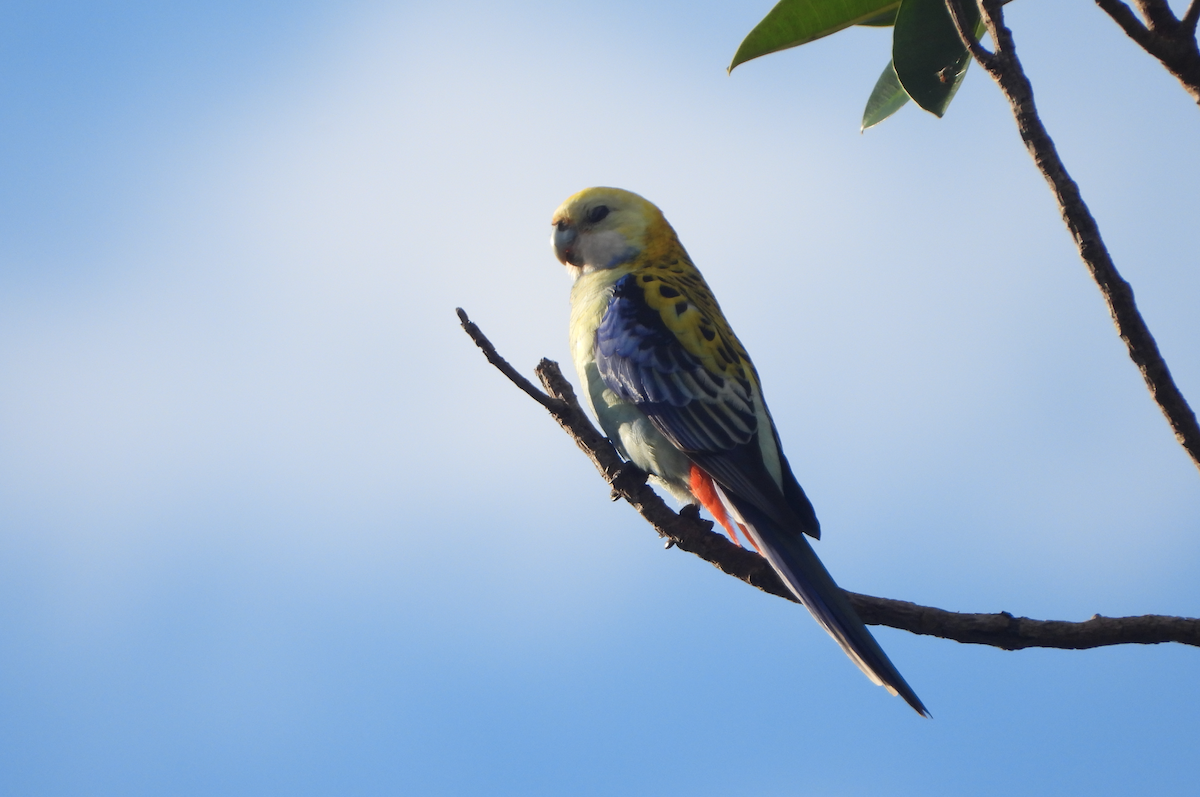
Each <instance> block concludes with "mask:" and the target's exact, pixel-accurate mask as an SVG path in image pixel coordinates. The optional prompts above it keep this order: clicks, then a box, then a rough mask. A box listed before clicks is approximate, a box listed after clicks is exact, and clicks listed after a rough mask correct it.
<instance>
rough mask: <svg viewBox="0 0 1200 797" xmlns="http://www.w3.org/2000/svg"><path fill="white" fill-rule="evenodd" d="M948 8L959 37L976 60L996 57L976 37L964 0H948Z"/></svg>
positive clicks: (980, 60) (987, 59)
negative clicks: (963, 3) (964, 7)
mask: <svg viewBox="0 0 1200 797" xmlns="http://www.w3.org/2000/svg"><path fill="white" fill-rule="evenodd" d="M972 2H974V0H972ZM1005 2H1010V0H1005ZM946 10H948V11H949V12H950V20H951V21H952V22H953V23H954V29H955V30H956V31H958V38H959V39H961V40H962V43H963V44H965V45H966V46H967V50H969V51H970V53H971V55H972V56H973V57H974V58H975V60H976V61H978V62H979V63H981V64H985V63H988V62H989V61H991V59H992V58H994V57H995V54H994V53H992V52H991V51H990V50H988V49H987V48H985V47H984V46H983V45H982V44H980V42H979V40H978V39H976V38H975V30H974V28H975V26H974V25H972V24H971V23H970V21H969V20H968V19H967V14H966V11H965V9H963V5H962V0H946Z"/></svg>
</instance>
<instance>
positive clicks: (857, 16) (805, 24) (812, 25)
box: [729, 0, 900, 72]
mask: <svg viewBox="0 0 1200 797" xmlns="http://www.w3.org/2000/svg"><path fill="white" fill-rule="evenodd" d="M899 5H900V0H779V3H778V4H777V5H776V6H775V7H774V8H772V9H771V10H770V12H769V13H768V14H767V15H766V16H765V17H763V19H762V21H761V22H759V23H758V24H757V25H755V26H754V30H752V31H750V33H749V34H747V36H746V38H745V39H744V40H743V41H742V44H741V46H740V47H738V50H737V53H736V54H734V56H733V63H731V64H730V65H729V71H731V72H732V71H733V68H734V67H735V66H737V65H738V64H743V63H745V62H746V61H749V60H750V59H751V58H758V57H759V56H760V55H767V54H769V53H775V52H779V51H780V50H786V49H787V48H789V47H796V46H797V45H800V44H807V43H808V42H810V41H813V40H814V39H819V38H821V37H822V36H828V35H829V34H831V33H837V32H838V31H839V30H842V29H843V28H848V27H850V26H851V25H858V24H860V23H863V22H867V21H869V20H875V19H877V18H879V17H881V16H882V15H883V14H884V13H886V12H888V11H890V10H892V9H894V8H896V7H897V6H899ZM874 24H882V23H874Z"/></svg>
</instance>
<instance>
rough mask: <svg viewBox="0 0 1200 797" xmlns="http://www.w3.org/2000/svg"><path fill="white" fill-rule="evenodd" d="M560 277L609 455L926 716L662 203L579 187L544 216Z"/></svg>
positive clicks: (580, 365)
mask: <svg viewBox="0 0 1200 797" xmlns="http://www.w3.org/2000/svg"><path fill="white" fill-rule="evenodd" d="M552 224H553V225H554V232H553V235H552V243H553V245H554V252H555V255H556V256H557V257H558V259H559V261H560V262H562V263H563V264H564V265H565V266H566V267H567V270H568V271H569V272H570V274H571V276H572V277H574V280H575V282H574V285H573V287H572V289H571V328H570V341H571V356H572V358H573V359H574V361H575V368H576V369H577V371H578V373H579V379H580V381H581V382H582V387H583V394H584V396H585V398H586V400H587V401H588V402H589V404H590V406H591V408H592V411H593V412H594V413H595V414H596V417H597V419H598V420H599V421H600V426H601V428H602V429H603V430H604V433H605V434H606V435H608V437H609V439H610V440H612V442H613V444H614V445H615V446H616V447H617V450H618V451H619V452H620V453H621V455H622V456H624V457H625V458H626V459H628V460H630V461H631V462H633V463H634V464H635V465H637V466H638V467H639V468H641V469H642V470H644V471H646V472H647V473H649V474H650V475H651V477H652V478H653V479H654V481H656V482H657V483H658V484H661V485H662V486H664V487H665V488H666V489H667V490H668V491H669V492H670V493H671V494H672V495H674V496H675V497H676V498H678V499H679V500H680V501H682V502H685V503H699V504H701V505H703V506H704V507H705V508H706V509H707V510H708V511H709V512H710V513H711V514H712V515H713V517H714V518H715V519H716V520H717V521H719V522H720V523H721V524H722V525H723V526H724V527H725V528H726V529H727V530H728V531H729V533H730V536H731V537H733V538H734V540H735V541H736V540H737V534H736V531H735V529H734V527H735V526H737V527H738V528H740V529H742V531H743V532H744V533H745V534H746V536H747V537H748V538H749V540H750V542H751V544H752V545H753V546H754V547H755V548H756V549H757V550H758V551H759V552H760V553H761V554H762V555H763V556H765V557H766V558H767V560H768V561H769V562H770V563H771V566H772V567H773V568H774V569H775V571H776V572H777V573H778V574H779V576H780V577H781V578H782V579H783V581H784V583H785V584H787V586H788V588H789V589H790V590H791V591H792V592H793V593H794V594H795V596H796V598H797V599H799V601H800V602H801V603H803V604H804V606H806V607H807V608H808V610H809V611H810V612H812V615H813V616H814V617H815V618H816V619H817V622H819V623H820V624H821V625H822V626H823V627H824V628H825V630H826V631H828V632H829V634H830V636H832V637H833V638H834V639H835V640H836V641H837V643H838V644H839V645H841V647H842V650H844V651H845V652H846V655H848V656H849V657H850V658H851V659H852V660H853V661H854V663H855V664H857V665H858V667H859V668H860V669H861V670H862V671H863V672H864V673H866V675H867V677H868V678H870V679H871V680H872V681H874V682H875V683H877V684H880V685H882V686H885V687H886V688H887V689H888V691H890V692H891V693H892V694H899V695H901V696H902V697H903V698H904V699H905V700H906V701H908V704H909V705H911V706H912V707H913V708H914V709H916V710H917V712H918V713H920V714H922V715H925V716H928V711H926V709H925V706H924V705H923V704H922V703H921V700H920V698H918V697H917V695H916V693H915V692H913V690H912V689H911V688H910V687H909V685H908V684H907V683H906V682H905V680H904V678H903V676H901V675H900V672H899V671H898V670H897V669H896V667H895V666H894V665H893V664H892V663H891V661H890V660H889V659H888V657H887V654H886V653H884V652H883V649H882V648H881V647H880V646H879V643H878V642H876V641H875V638H874V637H873V636H871V632H870V631H868V630H867V628H866V626H865V625H864V624H863V622H862V620H860V619H859V617H858V615H857V614H856V613H855V611H854V608H853V607H852V606H851V605H850V602H849V600H848V599H847V598H846V596H845V594H844V593H843V592H842V590H841V589H840V588H839V587H838V586H837V584H836V583H834V581H833V578H832V577H831V576H830V575H829V572H828V571H827V570H826V569H825V567H824V565H822V564H821V561H820V559H818V558H817V555H816V554H815V553H814V552H813V549H812V547H811V546H810V545H809V543H808V541H807V540H806V539H805V535H806V534H807V535H809V536H811V537H813V538H816V539H819V538H820V533H821V531H820V524H819V523H818V522H817V516H816V513H815V512H814V511H813V507H812V504H811V503H810V502H809V500H808V497H807V496H806V495H805V494H804V490H803V489H801V487H800V484H799V482H797V481H796V477H795V476H794V475H793V474H792V469H791V466H790V465H789V464H788V460H787V457H785V456H784V454H783V449H782V447H781V445H780V441H779V435H778V433H777V432H776V430H775V425H774V423H773V422H772V420H771V414H770V413H769V412H768V411H767V405H766V403H765V402H764V401H763V395H762V388H761V387H760V384H759V378H758V373H757V372H756V371H755V369H754V365H753V364H752V363H751V362H750V357H749V356H748V355H747V354H746V350H745V349H744V348H743V347H742V344H741V343H740V342H739V341H738V339H737V336H736V335H734V334H733V330H732V329H731V328H730V326H729V323H728V322H727V321H726V320H725V316H724V315H723V314H722V313H721V308H720V307H719V306H718V305H717V301H716V299H714V298H713V295H712V292H711V291H710V290H709V287H708V285H707V284H706V283H705V281H704V278H703V277H702V276H700V272H699V271H698V270H697V269H696V267H695V265H693V263H692V261H691V259H690V258H689V257H688V254H687V252H686V251H684V248H683V246H682V244H680V242H679V238H678V237H677V236H676V234H675V231H674V230H673V229H672V228H671V225H670V224H668V223H667V220H666V218H665V217H664V216H663V214H662V211H660V210H659V209H658V208H657V207H655V206H654V205H653V204H651V203H650V202H648V201H646V200H645V199H643V198H642V197H640V196H638V195H637V194H634V193H631V192H629V191H623V190H621V189H617V188H588V189H586V190H584V191H580V192H579V193H578V194H575V195H574V196H572V197H570V198H569V199H567V201H566V202H564V203H563V204H562V205H561V206H560V207H559V208H558V210H557V211H555V213H554V217H553V219H552Z"/></svg>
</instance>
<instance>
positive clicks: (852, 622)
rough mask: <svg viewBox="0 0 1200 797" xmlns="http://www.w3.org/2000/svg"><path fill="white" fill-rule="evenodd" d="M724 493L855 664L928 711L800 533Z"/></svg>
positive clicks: (925, 714)
mask: <svg viewBox="0 0 1200 797" xmlns="http://www.w3.org/2000/svg"><path fill="white" fill-rule="evenodd" d="M725 495H726V498H727V500H729V501H730V503H732V504H733V506H734V508H736V509H737V511H738V514H740V515H741V516H742V519H743V520H744V521H745V522H746V526H747V530H748V532H749V534H750V536H751V537H753V538H754V542H755V543H757V544H758V548H759V550H760V551H762V553H763V555H764V556H766V558H767V561H769V562H770V563H771V566H772V567H773V568H775V572H777V573H779V576H780V578H782V579H783V581H784V583H786V584H787V585H788V587H789V588H790V589H791V590H792V592H793V593H795V595H796V597H797V598H799V600H800V602H801V603H803V604H804V605H805V607H807V608H808V610H809V611H810V612H812V615H813V617H815V618H816V619H817V622H819V623H820V624H821V626H822V627H823V628H824V629H825V630H826V631H828V632H829V635H830V636H831V637H833V638H834V639H835V640H837V643H838V644H839V645H841V646H842V650H844V651H845V652H846V655H847V656H849V657H850V658H851V660H853V661H854V663H855V664H857V665H858V668H859V669H860V670H862V671H863V672H864V673H865V674H866V676H867V677H868V678H870V679H871V680H872V681H874V682H875V683H876V684H878V685H880V686H883V687H886V688H887V690H888V691H889V692H891V693H892V694H894V695H895V694H898V695H900V696H901V697H903V698H904V699H905V701H907V702H908V704H909V705H910V706H912V707H913V708H914V709H916V711H917V713H918V714H920V715H921V716H923V717H928V716H930V714H929V711H928V710H927V709H926V708H925V704H924V703H922V702H921V698H919V697H917V693H916V692H914V691H913V690H912V688H911V687H910V686H909V685H908V683H907V682H906V681H905V680H904V676H902V675H901V674H900V671H899V670H897V669H896V666H895V665H894V664H892V662H891V661H890V660H889V659H888V657H887V654H886V653H884V652H883V648H881V647H880V646H879V643H878V642H876V641H875V637H873V636H871V632H870V631H868V630H867V627H866V625H864V624H863V621H862V620H861V619H859V617H858V614H857V613H856V612H855V611H854V607H853V606H851V605H850V601H849V599H848V598H846V595H845V593H844V592H842V590H841V588H840V587H838V585H837V584H836V583H835V582H834V580H833V576H831V575H829V571H828V570H826V569H825V565H823V564H821V560H820V559H818V558H817V554H816V553H815V552H814V551H813V549H812V546H810V545H809V544H808V540H806V539H804V535H803V534H801V533H799V532H798V531H797V532H792V533H788V532H787V531H785V530H782V529H780V528H779V526H778V524H777V523H775V521H773V520H771V519H770V518H768V517H767V516H766V514H765V513H763V512H762V511H761V510H759V509H758V508H756V507H755V506H753V505H752V504H750V503H748V502H746V501H744V500H739V499H737V498H736V497H733V496H730V495H729V494H728V493H725Z"/></svg>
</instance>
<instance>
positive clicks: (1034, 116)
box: [979, 0, 1200, 468]
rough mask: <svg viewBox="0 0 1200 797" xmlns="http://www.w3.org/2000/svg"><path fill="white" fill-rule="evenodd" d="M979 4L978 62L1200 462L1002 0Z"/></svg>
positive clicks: (1175, 391)
mask: <svg viewBox="0 0 1200 797" xmlns="http://www.w3.org/2000/svg"><path fill="white" fill-rule="evenodd" d="M979 5H980V11H981V13H982V14H983V21H984V24H985V25H986V26H987V29H988V33H990V34H991V37H992V42H993V44H994V47H995V50H994V52H993V55H992V57H990V58H988V59H985V60H981V61H979V64H980V66H982V67H983V68H984V69H986V70H987V71H988V73H989V74H990V75H991V76H992V77H993V78H994V79H995V81H996V83H997V84H998V85H999V86H1000V90H1001V91H1002V92H1003V93H1004V96H1005V97H1006V98H1007V99H1008V102H1009V104H1010V105H1011V106H1012V112H1013V116H1014V117H1015V118H1016V122H1017V130H1018V131H1019V132H1020V134H1021V138H1022V139H1023V140H1024V141H1025V147H1026V148H1027V149H1028V150H1029V154H1030V155H1032V156H1033V160H1034V163H1036V164H1037V167H1038V169H1039V170H1040V171H1041V172H1042V176H1043V177H1045V178H1046V182H1048V183H1049V184H1050V189H1051V191H1052V192H1053V193H1054V198H1055V199H1056V200H1057V201H1058V207H1059V210H1060V211H1061V213H1062V217H1063V221H1064V222H1065V223H1066V225H1067V229H1068V230H1070V232H1071V236H1072V237H1073V238H1074V239H1075V245H1076V247H1077V248H1078V249H1079V256H1080V257H1081V258H1083V262H1084V264H1085V265H1086V266H1087V268H1088V271H1089V272H1090V273H1091V275H1092V279H1094V280H1095V282H1096V285H1097V286H1098V287H1099V288H1100V293H1101V294H1103V296H1104V300H1105V302H1107V303H1108V309H1109V312H1110V313H1111V314H1112V318H1113V322H1114V323H1115V324H1116V326H1117V333H1118V334H1119V335H1120V336H1121V340H1123V341H1125V346H1126V349H1127V350H1128V352H1129V357H1130V359H1132V360H1133V362H1134V363H1135V364H1136V365H1137V367H1138V369H1139V370H1140V371H1141V373H1142V378H1143V379H1144V380H1145V382H1146V387H1147V388H1148V389H1149V390H1150V395H1151V396H1152V397H1153V398H1154V400H1155V402H1157V403H1158V406H1159V409H1161V410H1162V413H1163V415H1165V416H1166V418H1167V422H1168V423H1169V424H1170V425H1171V429H1172V431H1173V432H1174V433H1175V439H1176V440H1178V441H1179V444H1180V445H1182V446H1183V448H1184V450H1185V451H1187V453H1188V455H1189V456H1190V457H1191V458H1192V463H1193V464H1195V465H1196V467H1197V468H1200V425H1198V424H1197V423H1196V414H1195V413H1194V412H1192V408H1191V407H1190V406H1189V405H1188V402H1187V399H1185V398H1184V397H1183V393H1181V392H1180V390H1179V388H1178V386H1176V384H1175V380H1174V378H1173V377H1172V376H1171V371H1170V369H1169V368H1168V367H1167V363H1166V361H1165V360H1164V359H1163V356H1162V354H1161V352H1159V350H1158V344H1157V343H1156V342H1155V340H1154V336H1153V335H1151V334H1150V329H1149V327H1147V326H1146V322H1145V319H1143V318H1142V315H1141V313H1140V312H1138V309H1137V303H1136V302H1135V301H1134V298H1133V288H1131V287H1130V285H1129V283H1128V282H1126V281H1125V280H1124V279H1123V278H1122V277H1121V274H1120V272H1118V271H1117V267H1116V265H1115V264H1114V263H1113V260H1112V256H1111V255H1109V253H1108V248H1107V247H1106V246H1105V245H1104V239H1103V238H1102V237H1101V235H1100V228H1099V226H1098V225H1097V224H1096V220H1095V218H1093V217H1092V213H1091V211H1090V210H1088V207H1087V205H1086V204H1085V203H1084V201H1083V197H1082V196H1081V195H1080V193H1079V186H1078V185H1076V183H1075V181H1074V180H1073V179H1071V176H1070V175H1069V174H1068V173H1067V170H1066V167H1065V166H1064V165H1063V162H1062V160H1061V159H1060V158H1059V156H1058V150H1057V149H1056V148H1055V146H1054V142H1053V141H1052V140H1051V138H1050V134H1049V133H1047V132H1046V128H1045V125H1043V124H1042V120H1041V117H1039V116H1038V112H1037V108H1036V107H1035V106H1034V102H1033V86H1032V85H1031V84H1030V82H1029V78H1028V77H1027V76H1026V75H1025V71H1024V69H1022V67H1021V62H1020V61H1019V60H1018V59H1017V54H1016V49H1015V47H1014V45H1013V37H1012V31H1010V30H1009V29H1008V27H1007V26H1005V24H1004V11H1003V3H1002V2H1001V0H981V2H980V4H979Z"/></svg>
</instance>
